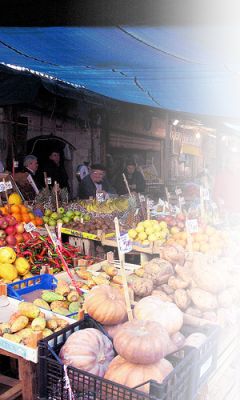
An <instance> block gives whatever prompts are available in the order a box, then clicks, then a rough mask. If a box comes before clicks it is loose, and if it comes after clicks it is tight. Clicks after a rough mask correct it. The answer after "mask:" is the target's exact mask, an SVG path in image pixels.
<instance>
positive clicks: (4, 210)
mask: <svg viewBox="0 0 240 400" xmlns="http://www.w3.org/2000/svg"><path fill="white" fill-rule="evenodd" d="M0 210H1V212H2V214H3V215H7V214H8V212H7V210H6V208H5V207H1V208H0Z"/></svg>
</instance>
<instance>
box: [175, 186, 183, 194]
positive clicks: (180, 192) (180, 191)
mask: <svg viewBox="0 0 240 400" xmlns="http://www.w3.org/2000/svg"><path fill="white" fill-rule="evenodd" d="M175 193H176V195H177V196H180V195H181V194H182V189H178V188H176V190H175Z"/></svg>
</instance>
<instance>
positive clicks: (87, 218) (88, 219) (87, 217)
mask: <svg viewBox="0 0 240 400" xmlns="http://www.w3.org/2000/svg"><path fill="white" fill-rule="evenodd" d="M90 219H91V217H90V215H88V214H86V215H84V216H83V220H84V221H90Z"/></svg>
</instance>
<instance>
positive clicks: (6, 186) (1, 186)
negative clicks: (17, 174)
mask: <svg viewBox="0 0 240 400" xmlns="http://www.w3.org/2000/svg"><path fill="white" fill-rule="evenodd" d="M10 189H12V182H10V181H7V182H0V192H5V191H6V190H10Z"/></svg>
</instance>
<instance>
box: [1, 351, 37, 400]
mask: <svg viewBox="0 0 240 400" xmlns="http://www.w3.org/2000/svg"><path fill="white" fill-rule="evenodd" d="M0 355H3V356H7V357H10V358H12V359H15V360H17V361H18V373H19V379H14V378H10V377H8V376H5V375H0V384H3V385H6V386H10V389H8V390H6V391H5V392H4V393H2V394H1V395H0V400H14V399H16V398H17V397H19V396H20V395H21V396H22V400H36V399H37V379H36V364H34V363H32V362H31V361H27V360H25V359H23V358H22V357H19V356H17V355H15V354H13V353H9V352H8V351H5V350H3V349H0Z"/></svg>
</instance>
